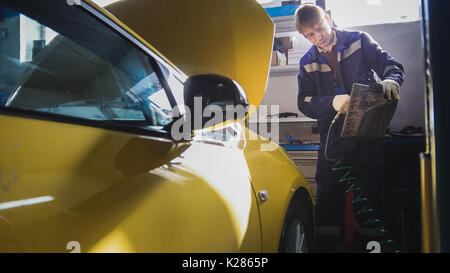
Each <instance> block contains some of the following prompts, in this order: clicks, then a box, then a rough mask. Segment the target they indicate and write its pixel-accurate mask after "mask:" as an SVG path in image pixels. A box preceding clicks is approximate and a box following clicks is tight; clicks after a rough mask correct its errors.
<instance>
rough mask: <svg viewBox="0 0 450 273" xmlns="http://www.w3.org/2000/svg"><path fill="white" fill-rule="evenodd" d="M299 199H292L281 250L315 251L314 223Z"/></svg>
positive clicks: (284, 227) (284, 225)
mask: <svg viewBox="0 0 450 273" xmlns="http://www.w3.org/2000/svg"><path fill="white" fill-rule="evenodd" d="M308 215H310V214H309V213H307V210H306V209H305V207H304V206H303V205H302V203H301V202H299V201H298V200H292V202H291V204H290V206H289V209H288V211H287V213H286V218H285V220H284V224H283V230H282V232H281V239H280V246H279V250H278V251H279V252H282V253H308V252H312V251H313V225H312V224H313V223H312V219H310V217H308Z"/></svg>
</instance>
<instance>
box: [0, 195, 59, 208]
mask: <svg viewBox="0 0 450 273" xmlns="http://www.w3.org/2000/svg"><path fill="white" fill-rule="evenodd" d="M54 199H55V198H53V197H52V196H41V197H35V198H29V199H23V200H17V201H10V202H4V203H0V210H5V209H12V208H18V207H24V206H31V205H36V204H41V203H46V202H50V201H53V200H54Z"/></svg>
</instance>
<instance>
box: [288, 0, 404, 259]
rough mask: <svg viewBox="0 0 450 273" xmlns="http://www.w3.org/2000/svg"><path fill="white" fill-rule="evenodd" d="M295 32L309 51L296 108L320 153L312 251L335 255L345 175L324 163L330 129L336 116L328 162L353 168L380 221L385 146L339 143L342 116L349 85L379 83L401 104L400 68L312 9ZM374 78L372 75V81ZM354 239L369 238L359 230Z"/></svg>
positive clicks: (300, 12)
mask: <svg viewBox="0 0 450 273" xmlns="http://www.w3.org/2000/svg"><path fill="white" fill-rule="evenodd" d="M295 23H296V27H297V30H298V31H299V33H300V34H302V35H303V36H304V37H305V38H306V39H308V40H309V41H310V42H311V43H312V44H313V46H312V47H311V48H310V49H309V51H308V52H307V53H306V54H305V55H304V56H303V57H302V58H301V60H300V69H299V70H300V72H299V75H298V90H299V93H298V108H299V109H300V111H301V112H302V113H303V114H304V115H306V116H307V117H310V118H313V119H317V120H318V125H319V131H320V149H319V156H318V162H317V173H316V181H317V205H316V226H317V229H316V251H318V252H333V251H339V249H336V246H342V245H343V244H342V242H343V240H342V239H343V232H344V230H343V227H344V202H345V201H344V191H345V189H346V187H345V185H343V184H341V183H338V180H339V179H340V178H341V177H342V176H343V175H344V172H336V171H333V170H332V169H331V168H332V166H333V163H331V162H329V161H327V160H326V159H325V158H324V154H323V153H324V148H325V147H324V146H325V141H326V138H327V133H328V128H329V126H330V124H331V121H332V120H333V118H334V117H335V116H336V114H337V112H340V113H341V115H340V117H339V118H338V120H337V121H336V124H335V128H334V130H333V131H332V133H331V135H330V140H329V145H328V156H329V157H332V158H340V157H343V158H345V160H346V163H347V164H348V165H350V166H351V167H352V176H356V177H357V178H358V184H360V185H361V186H362V188H363V189H364V191H365V192H366V193H367V197H368V199H369V200H370V202H371V203H370V206H371V208H374V209H375V211H376V213H377V216H378V217H379V218H382V217H383V180H384V160H383V158H384V140H383V139H354V138H353V139H352V138H341V137H340V133H341V130H342V126H343V123H344V118H345V117H344V115H345V114H346V113H347V108H348V105H349V101H350V95H349V94H350V92H351V89H352V85H353V83H361V84H367V85H369V84H371V83H374V82H376V80H375V79H376V78H378V79H381V85H382V86H383V92H384V95H385V97H386V98H387V99H388V100H391V99H394V100H398V99H399V95H398V93H399V89H400V85H401V84H402V82H403V79H404V72H403V66H402V65H401V64H400V63H398V62H397V61H395V60H394V59H393V58H392V57H391V56H389V54H388V53H387V52H385V51H383V50H382V49H381V47H380V46H379V45H378V43H377V42H375V41H374V40H373V39H372V38H371V37H370V35H368V34H367V33H364V32H359V31H355V32H348V31H343V30H339V29H336V28H334V27H332V26H331V23H330V17H329V16H328V14H326V13H325V12H324V10H323V9H322V8H320V7H319V6H316V5H310V4H306V5H302V6H300V7H299V8H298V9H297V11H296V13H295ZM375 73H376V75H375ZM355 229H356V233H357V234H363V235H364V234H369V233H370V230H364V229H363V228H362V227H360V226H359V225H358V224H356V225H355Z"/></svg>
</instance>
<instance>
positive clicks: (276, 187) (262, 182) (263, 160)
mask: <svg viewBox="0 0 450 273" xmlns="http://www.w3.org/2000/svg"><path fill="white" fill-rule="evenodd" d="M246 134H247V139H255V140H253V141H248V142H247V147H246V148H245V150H244V151H245V158H246V160H247V164H248V166H249V169H250V172H251V176H252V181H253V187H254V189H255V192H256V193H258V192H260V191H267V192H268V194H269V198H268V200H267V201H265V202H261V201H260V200H258V204H259V206H260V208H259V211H260V215H261V229H262V234H263V238H262V239H263V250H264V252H277V251H278V247H279V240H280V234H281V231H282V227H283V222H284V217H285V216H286V213H287V210H288V207H289V204H290V201H291V200H292V198H293V196H294V194H295V193H296V192H297V191H298V190H299V189H304V190H305V191H306V192H307V193H308V195H309V198H310V201H311V202H313V201H312V200H313V199H312V198H311V197H312V192H311V188H310V186H309V182H308V181H307V180H306V178H305V177H304V176H303V175H302V174H301V173H300V172H299V171H298V169H297V166H296V165H295V164H294V163H293V162H292V161H291V160H290V158H289V156H288V155H287V153H286V152H285V151H284V150H283V149H282V148H281V147H280V146H279V145H278V144H276V143H274V142H273V141H270V140H268V139H265V138H263V137H261V136H259V135H257V134H255V133H254V132H252V131H251V130H249V129H247V130H246ZM304 201H309V200H304ZM311 207H313V203H311ZM311 220H312V221H314V219H311Z"/></svg>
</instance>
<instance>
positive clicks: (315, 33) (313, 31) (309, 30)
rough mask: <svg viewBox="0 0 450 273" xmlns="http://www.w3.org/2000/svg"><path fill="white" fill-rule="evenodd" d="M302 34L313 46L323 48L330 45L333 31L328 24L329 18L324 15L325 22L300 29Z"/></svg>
mask: <svg viewBox="0 0 450 273" xmlns="http://www.w3.org/2000/svg"><path fill="white" fill-rule="evenodd" d="M302 34H303V36H305V38H306V39H308V40H309V41H310V42H311V43H312V44H313V45H315V46H318V47H320V48H324V47H326V46H328V45H330V44H331V42H332V38H333V29H332V28H331V24H330V17H329V16H328V15H326V17H325V20H323V19H322V21H321V22H319V23H317V24H315V25H314V26H311V27H309V26H304V27H302Z"/></svg>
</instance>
